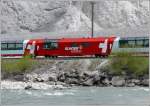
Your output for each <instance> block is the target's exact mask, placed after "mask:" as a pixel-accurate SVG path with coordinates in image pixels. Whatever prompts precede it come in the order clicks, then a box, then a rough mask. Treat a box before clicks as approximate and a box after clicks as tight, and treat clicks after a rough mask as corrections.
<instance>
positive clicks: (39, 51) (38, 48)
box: [1, 36, 149, 58]
mask: <svg viewBox="0 0 150 106" xmlns="http://www.w3.org/2000/svg"><path fill="white" fill-rule="evenodd" d="M121 51H127V52H133V53H147V54H148V53H149V38H148V37H124V38H120V37H116V36H111V37H94V38H90V37H88V38H61V39H29V40H22V41H2V42H1V56H2V57H5V56H27V55H31V56H33V57H37V56H45V57H46V58H48V57H52V58H56V57H58V56H95V57H106V56H109V55H110V54H111V53H114V52H121Z"/></svg>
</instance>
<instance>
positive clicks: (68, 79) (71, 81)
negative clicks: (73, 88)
mask: <svg viewBox="0 0 150 106" xmlns="http://www.w3.org/2000/svg"><path fill="white" fill-rule="evenodd" d="M65 83H67V84H79V80H78V79H76V78H67V79H66V80H65Z"/></svg>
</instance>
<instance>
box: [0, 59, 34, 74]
mask: <svg viewBox="0 0 150 106" xmlns="http://www.w3.org/2000/svg"><path fill="white" fill-rule="evenodd" d="M34 65H36V62H35V61H34V60H32V59H31V58H29V57H24V58H22V59H10V60H2V64H1V66H2V72H5V73H6V74H21V73H25V72H27V71H29V70H31V69H32V67H33V66H34Z"/></svg>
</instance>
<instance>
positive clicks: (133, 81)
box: [131, 79, 141, 85]
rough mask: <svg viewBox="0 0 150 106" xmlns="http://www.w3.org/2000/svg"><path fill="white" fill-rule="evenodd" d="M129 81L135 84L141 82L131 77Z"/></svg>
mask: <svg viewBox="0 0 150 106" xmlns="http://www.w3.org/2000/svg"><path fill="white" fill-rule="evenodd" d="M131 83H134V84H135V85H140V83H141V82H140V80H138V79H132V80H131Z"/></svg>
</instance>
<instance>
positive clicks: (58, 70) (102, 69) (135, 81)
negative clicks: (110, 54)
mask: <svg viewBox="0 0 150 106" xmlns="http://www.w3.org/2000/svg"><path fill="white" fill-rule="evenodd" d="M9 61H10V60H9ZM29 64H31V63H29ZM109 64H110V60H109V59H81V60H80V59H78V60H36V64H34V66H32V68H30V69H28V68H26V71H23V72H22V73H20V72H19V73H6V72H5V71H3V70H2V88H6V89H9V88H10V89H13V88H12V87H11V86H10V85H11V84H10V83H12V84H14V85H13V87H14V88H15V87H16V86H15V85H17V84H19V86H22V87H20V88H22V89H39V88H37V87H35V86H37V84H39V86H46V87H47V88H50V86H53V85H61V86H63V87H71V86H98V87H108V86H114V87H135V86H146V87H148V86H149V77H148V74H147V75H146V74H145V75H144V76H141V77H132V76H127V75H115V74H112V73H110V70H109V69H108V65H109ZM23 66H24V65H23ZM2 67H3V66H2ZM18 67H19V66H18ZM2 69H3V68H2ZM17 82H18V83H17ZM6 83H8V84H6ZM29 83H30V84H29ZM31 83H32V84H31ZM42 84H43V85H42ZM8 85H9V86H8Z"/></svg>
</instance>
